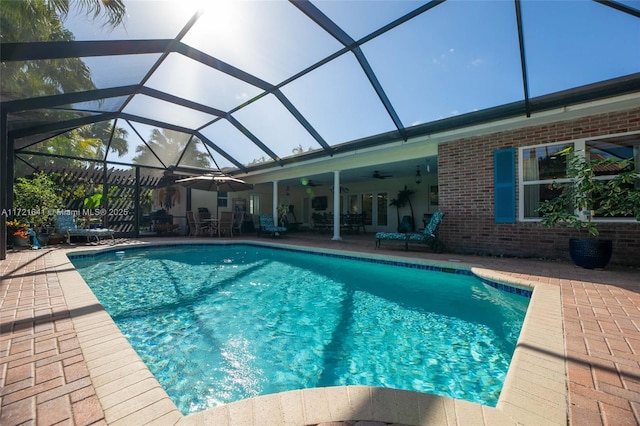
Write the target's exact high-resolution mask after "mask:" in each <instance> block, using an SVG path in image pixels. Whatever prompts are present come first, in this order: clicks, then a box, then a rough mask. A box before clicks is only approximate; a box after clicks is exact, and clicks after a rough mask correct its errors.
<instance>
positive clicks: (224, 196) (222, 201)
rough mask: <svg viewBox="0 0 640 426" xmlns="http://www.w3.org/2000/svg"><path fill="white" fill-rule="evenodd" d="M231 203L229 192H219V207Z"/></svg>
mask: <svg viewBox="0 0 640 426" xmlns="http://www.w3.org/2000/svg"><path fill="white" fill-rule="evenodd" d="M228 204H229V194H228V193H226V192H223V191H220V192H218V207H227V205H228Z"/></svg>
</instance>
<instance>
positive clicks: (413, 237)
mask: <svg viewBox="0 0 640 426" xmlns="http://www.w3.org/2000/svg"><path fill="white" fill-rule="evenodd" d="M443 217H444V213H443V212H441V211H437V212H435V213H434V214H433V216H431V220H430V221H429V223H428V224H427V226H425V228H424V232H378V233H376V248H379V247H380V242H381V241H383V240H387V241H403V242H404V249H405V250H409V243H422V244H427V245H429V246H432V247H436V246H437V245H438V244H439V242H438V237H437V232H438V226H439V225H440V222H442V218H443Z"/></svg>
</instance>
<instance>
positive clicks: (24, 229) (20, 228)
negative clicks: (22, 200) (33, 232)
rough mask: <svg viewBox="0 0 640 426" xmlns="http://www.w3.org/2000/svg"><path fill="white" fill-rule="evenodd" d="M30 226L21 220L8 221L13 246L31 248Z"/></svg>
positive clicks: (9, 235) (8, 232)
mask: <svg viewBox="0 0 640 426" xmlns="http://www.w3.org/2000/svg"><path fill="white" fill-rule="evenodd" d="M28 231H29V225H28V224H27V223H26V222H23V221H21V220H19V219H13V220H8V221H7V236H8V237H9V238H10V241H11V244H12V246H13V247H14V248H15V247H29V246H30V245H31V243H30V241H29V232H28Z"/></svg>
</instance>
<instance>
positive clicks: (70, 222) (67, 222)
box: [55, 212, 115, 244]
mask: <svg viewBox="0 0 640 426" xmlns="http://www.w3.org/2000/svg"><path fill="white" fill-rule="evenodd" d="M55 224H56V230H57V232H58V233H60V234H62V235H66V237H67V244H71V237H78V236H79V237H87V242H90V241H91V239H92V238H95V239H96V242H98V243H99V242H100V239H101V238H105V237H111V239H115V237H114V234H115V231H114V230H113V229H105V228H90V229H85V228H78V225H77V224H76V221H75V220H74V218H73V214H72V213H71V212H65V213H58V214H57V215H56V219H55Z"/></svg>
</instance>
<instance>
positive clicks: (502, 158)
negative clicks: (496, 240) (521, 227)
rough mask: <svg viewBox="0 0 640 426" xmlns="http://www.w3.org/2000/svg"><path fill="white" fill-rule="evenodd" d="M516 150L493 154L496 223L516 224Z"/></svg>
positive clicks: (508, 149) (505, 150)
mask: <svg viewBox="0 0 640 426" xmlns="http://www.w3.org/2000/svg"><path fill="white" fill-rule="evenodd" d="M515 153H516V150H515V148H505V149H499V150H497V151H495V152H494V153H493V191H494V194H493V195H494V196H493V199H494V220H495V223H516V171H515V164H516V161H515Z"/></svg>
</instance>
